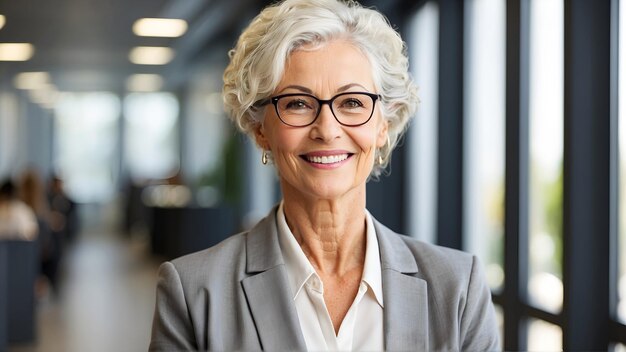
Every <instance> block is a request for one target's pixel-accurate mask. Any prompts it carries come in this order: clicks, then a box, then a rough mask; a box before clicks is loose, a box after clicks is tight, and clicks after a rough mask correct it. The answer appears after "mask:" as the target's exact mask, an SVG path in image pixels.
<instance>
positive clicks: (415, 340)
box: [242, 207, 428, 351]
mask: <svg viewBox="0 0 626 352" xmlns="http://www.w3.org/2000/svg"><path fill="white" fill-rule="evenodd" d="M276 210H277V207H274V208H273V209H272V211H271V212H270V214H269V215H268V216H267V217H266V218H265V219H263V220H261V221H260V222H259V223H258V224H257V225H256V226H255V227H254V228H253V229H252V230H250V232H249V233H248V235H247V236H246V258H247V261H246V271H247V273H248V274H250V275H251V276H249V277H247V278H245V279H244V280H242V286H243V289H244V291H245V294H246V299H247V301H248V305H249V307H250V311H251V313H252V315H253V317H254V321H255V324H256V327H257V332H258V334H259V339H260V340H261V344H262V346H263V349H268V350H284V349H289V350H305V349H306V343H305V342H304V337H303V335H302V330H301V329H300V323H299V320H298V315H297V312H296V307H295V304H294V303H293V300H292V299H291V290H290V288H289V282H288V279H287V271H286V270H285V267H284V260H283V257H282V254H281V251H280V245H279V243H278V232H277V231H278V230H277V227H276ZM373 220H374V227H375V228H376V235H377V237H378V246H379V249H380V258H381V269H382V280H383V296H384V300H385V308H384V312H383V319H384V329H385V332H384V334H385V335H384V336H385V350H392V351H409V350H424V351H426V350H428V295H427V284H426V281H425V280H423V279H421V278H419V277H416V275H417V273H418V266H417V262H416V259H415V254H414V253H413V252H411V250H410V249H409V247H408V246H407V244H406V243H405V242H404V241H403V240H402V238H401V237H400V236H399V235H398V234H396V233H394V232H393V231H392V230H390V229H389V228H387V227H385V226H384V225H382V224H381V223H379V222H378V221H377V220H376V219H373ZM277 321H278V322H281V323H280V324H276V322H277Z"/></svg>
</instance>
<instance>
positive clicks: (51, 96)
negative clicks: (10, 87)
mask: <svg viewBox="0 0 626 352" xmlns="http://www.w3.org/2000/svg"><path fill="white" fill-rule="evenodd" d="M28 96H29V97H30V100H31V101H32V102H33V103H36V104H39V105H45V106H54V104H55V103H56V102H57V100H58V98H59V91H58V90H57V88H56V87H55V86H54V85H52V84H50V85H48V86H47V87H45V88H43V89H37V90H31V91H29V92H28Z"/></svg>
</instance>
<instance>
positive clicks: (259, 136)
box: [254, 124, 270, 150]
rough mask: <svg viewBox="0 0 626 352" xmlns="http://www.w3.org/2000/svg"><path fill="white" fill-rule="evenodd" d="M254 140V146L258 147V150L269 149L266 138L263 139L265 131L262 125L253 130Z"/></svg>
mask: <svg viewBox="0 0 626 352" xmlns="http://www.w3.org/2000/svg"><path fill="white" fill-rule="evenodd" d="M254 139H255V140H256V144H257V145H258V146H259V148H261V149H264V150H269V149H270V144H269V142H268V140H267V137H265V129H264V126H263V124H259V125H258V126H257V127H256V128H255V129H254Z"/></svg>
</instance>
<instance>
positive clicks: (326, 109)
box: [310, 104, 342, 142]
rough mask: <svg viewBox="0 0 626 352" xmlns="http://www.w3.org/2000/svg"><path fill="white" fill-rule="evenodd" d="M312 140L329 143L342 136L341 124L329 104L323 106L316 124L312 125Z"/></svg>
mask: <svg viewBox="0 0 626 352" xmlns="http://www.w3.org/2000/svg"><path fill="white" fill-rule="evenodd" d="M311 127H312V128H311V134H310V135H311V138H312V139H317V140H322V141H324V142H329V141H331V140H333V139H335V138H338V137H339V136H340V135H341V131H342V129H341V124H340V123H339V121H337V119H336V118H335V116H334V115H333V112H332V110H331V109H330V105H329V104H323V105H322V107H321V108H320V113H319V115H318V116H317V119H316V120H315V122H314V123H313V124H312V125H311Z"/></svg>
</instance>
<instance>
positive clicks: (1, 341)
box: [0, 245, 8, 351]
mask: <svg viewBox="0 0 626 352" xmlns="http://www.w3.org/2000/svg"><path fill="white" fill-rule="evenodd" d="M7 263H8V260H7V250H6V247H5V246H2V245H0V351H6V349H7V342H8V336H7V333H8V331H7V296H8V290H7V289H6V285H7V282H8V280H7V274H8V273H7V272H8V270H7Z"/></svg>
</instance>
